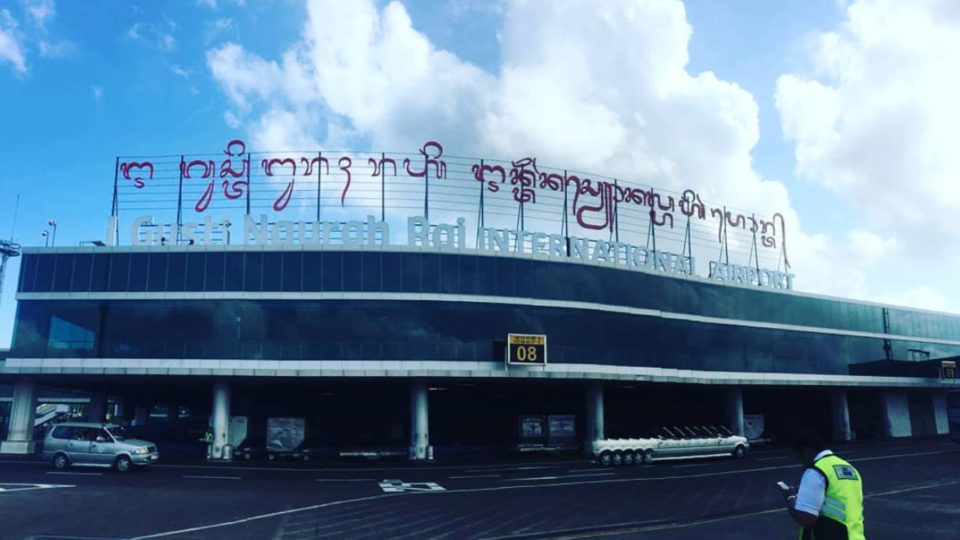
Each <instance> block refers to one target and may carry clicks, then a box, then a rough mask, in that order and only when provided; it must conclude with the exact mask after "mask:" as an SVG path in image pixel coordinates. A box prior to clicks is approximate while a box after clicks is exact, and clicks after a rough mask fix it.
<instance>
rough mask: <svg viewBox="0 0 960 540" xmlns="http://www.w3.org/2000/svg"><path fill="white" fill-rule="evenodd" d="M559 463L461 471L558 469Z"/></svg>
mask: <svg viewBox="0 0 960 540" xmlns="http://www.w3.org/2000/svg"><path fill="white" fill-rule="evenodd" d="M559 468H560V465H559V464H558V465H529V466H526V467H501V468H499V469H491V468H483V469H465V470H464V471H463V472H467V473H482V472H493V471H501V472H509V471H536V470H540V469H559Z"/></svg>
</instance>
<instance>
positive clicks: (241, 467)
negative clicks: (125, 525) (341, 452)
mask: <svg viewBox="0 0 960 540" xmlns="http://www.w3.org/2000/svg"><path fill="white" fill-rule="evenodd" d="M0 463H17V464H24V463H30V462H24V461H14V460H0ZM584 463H588V462H587V461H585V460H582V459H580V460H563V461H555V462H551V463H550V464H549V465H546V464H545V462H542V461H541V462H535V463H534V465H536V464H541V465H543V468H545V469H548V468H550V467H563V466H566V465H572V464H580V465H582V464H584ZM37 464H38V465H39V464H40V463H37ZM527 465H530V464H529V463H499V464H497V465H424V466H416V467H362V468H350V469H338V468H334V469H331V468H326V469H308V468H304V467H266V466H265V467H250V466H246V465H170V464H165V463H155V464H153V465H151V467H157V468H160V469H217V470H229V471H288V472H299V473H303V472H311V473H325V472H369V471H438V470H451V469H463V468H464V467H470V469H467V470H465V472H491V471H498V470H517V469H516V467H520V466H527ZM504 467H512V468H508V469H505V468H504Z"/></svg>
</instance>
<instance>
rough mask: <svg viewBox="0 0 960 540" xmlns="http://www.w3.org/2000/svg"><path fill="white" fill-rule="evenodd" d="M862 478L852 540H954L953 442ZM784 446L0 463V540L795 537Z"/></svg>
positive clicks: (884, 460)
mask: <svg viewBox="0 0 960 540" xmlns="http://www.w3.org/2000/svg"><path fill="white" fill-rule="evenodd" d="M836 450H837V451H838V453H839V454H841V455H843V456H844V457H847V458H848V459H849V460H851V461H852V462H853V463H854V465H855V466H856V467H857V468H858V469H859V470H860V472H861V474H862V476H863V477H864V482H865V492H866V496H867V499H866V520H867V537H868V538H870V539H871V540H877V539H885V538H889V539H894V538H896V539H900V538H905V537H917V538H925V539H932V540H935V539H944V540H946V539H954V538H957V537H958V534H960V533H958V527H960V525H958V524H960V497H958V496H957V493H960V446H958V445H956V444H953V443H950V442H948V441H944V440H928V441H909V442H904V441H890V442H885V443H873V444H860V445H851V446H845V447H841V448H837V449H836ZM799 474H800V468H799V466H798V465H796V464H795V463H794V462H793V461H792V459H791V457H790V456H789V455H788V454H787V452H786V451H785V450H758V451H755V452H752V453H750V454H748V455H747V457H745V458H744V459H741V460H734V459H732V458H712V459H692V460H683V461H661V462H656V463H654V464H652V465H641V466H632V467H622V468H612V469H604V468H599V467H596V466H594V465H592V464H591V463H589V462H588V461H585V460H581V459H569V458H568V459H542V460H540V461H532V460H530V459H523V460H510V461H509V462H504V463H490V462H486V463H482V464H469V463H457V464H444V463H441V464H434V465H409V464H407V465H404V464H397V465H384V464H353V465H338V466H335V467H317V466H312V467H311V466H305V464H290V463H278V464H273V463H271V464H266V463H263V464H256V465H249V464H224V465H213V464H203V463H197V464H163V463H160V464H158V465H156V466H154V467H152V468H150V469H147V470H143V471H136V472H133V473H130V474H120V473H115V472H112V471H105V470H100V469H79V468H77V469H71V470H69V471H66V472H59V471H53V470H51V469H50V468H49V467H48V466H47V465H46V464H43V463H39V462H29V461H22V460H9V459H0V538H3V539H24V538H36V539H42V538H64V537H69V538H74V539H76V538H170V539H201V538H202V539H213V538H236V539H285V540H293V539H308V538H310V539H312V538H351V539H355V538H411V539H412V538H456V539H460V538H649V539H656V540H667V539H669V540H676V539H690V538H707V537H709V538H711V539H725V538H730V539H733V538H736V539H742V538H758V539H776V538H783V539H792V538H796V527H795V526H794V525H793V523H792V522H791V520H790V519H789V517H788V516H787V515H786V513H785V512H784V511H783V510H782V508H781V505H782V503H781V496H780V494H779V492H778V489H777V487H776V485H775V482H776V481H777V480H785V481H787V482H788V483H791V484H795V483H796V482H797V480H798V478H799Z"/></svg>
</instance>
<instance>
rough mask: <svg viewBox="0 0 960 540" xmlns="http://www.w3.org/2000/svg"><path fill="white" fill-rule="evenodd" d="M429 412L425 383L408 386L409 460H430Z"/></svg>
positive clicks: (419, 382) (417, 382)
mask: <svg viewBox="0 0 960 540" xmlns="http://www.w3.org/2000/svg"><path fill="white" fill-rule="evenodd" d="M429 428H430V410H429V401H428V399H427V383H426V382H424V381H414V382H413V383H411V384H410V459H411V460H413V461H423V460H427V459H432V458H433V456H432V455H431V454H432V452H431V449H430V431H429Z"/></svg>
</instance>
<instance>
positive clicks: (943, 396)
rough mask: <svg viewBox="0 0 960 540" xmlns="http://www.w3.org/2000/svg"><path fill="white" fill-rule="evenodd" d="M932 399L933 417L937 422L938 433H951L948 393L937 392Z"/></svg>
mask: <svg viewBox="0 0 960 540" xmlns="http://www.w3.org/2000/svg"><path fill="white" fill-rule="evenodd" d="M931 399H933V417H934V419H935V420H936V422H937V435H947V434H949V433H950V422H949V420H948V419H947V393H946V392H937V393H935V394H933V397H932V398H931Z"/></svg>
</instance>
